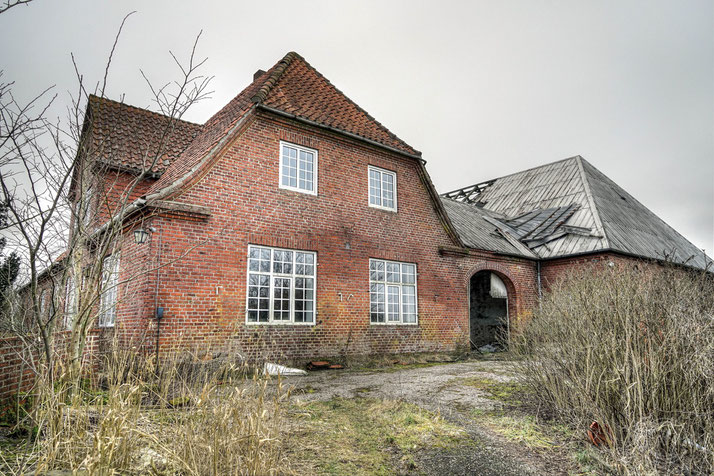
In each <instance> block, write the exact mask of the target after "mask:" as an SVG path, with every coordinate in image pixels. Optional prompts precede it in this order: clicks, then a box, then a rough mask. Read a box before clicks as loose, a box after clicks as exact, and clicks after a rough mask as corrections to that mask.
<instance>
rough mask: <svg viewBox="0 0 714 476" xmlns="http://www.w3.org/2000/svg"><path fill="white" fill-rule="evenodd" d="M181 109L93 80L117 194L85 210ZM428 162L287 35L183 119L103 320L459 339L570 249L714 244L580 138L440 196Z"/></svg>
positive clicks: (482, 331) (617, 253) (247, 344)
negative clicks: (264, 59) (276, 51)
mask: <svg viewBox="0 0 714 476" xmlns="http://www.w3.org/2000/svg"><path fill="white" fill-rule="evenodd" d="M167 120H168V118H167V117H165V116H163V115H161V114H158V113H155V112H151V111H149V110H145V109H140V108H136V107H132V106H128V105H126V104H123V103H119V102H115V101H111V100H108V99H105V98H99V97H96V96H92V97H90V100H89V105H88V107H87V114H86V119H85V121H86V122H87V125H86V127H85V129H84V140H85V141H88V142H91V143H92V144H94V146H95V150H99V151H101V153H100V154H98V155H97V157H98V160H99V161H101V163H102V164H104V167H102V168H97V169H96V170H97V173H96V174H95V175H94V178H93V180H94V182H93V183H92V184H91V187H94V188H95V190H96V193H92V194H91V195H87V196H88V197H90V199H91V198H92V197H98V196H103V197H116V201H112V199H107V200H95V201H94V202H89V206H88V208H87V210H86V212H83V213H86V214H87V216H82V217H79V216H77V217H75V219H80V218H81V219H82V220H85V221H87V222H88V223H93V224H95V225H96V226H97V227H99V226H101V224H102V223H104V222H106V221H107V220H109V219H110V218H111V216H113V215H114V214H115V213H116V212H117V209H116V207H117V206H119V205H118V204H119V203H120V201H119V199H118V197H121V196H122V195H123V194H124V193H125V187H126V184H128V183H130V182H131V180H132V178H133V177H136V176H137V173H139V172H140V171H142V170H144V169H145V167H146V163H147V162H146V158H147V155H149V154H148V152H147V149H150V148H151V147H152V145H151V144H153V143H155V142H156V135H157V130H159V129H160V128H161V127H162V125H164V124H166V121H167ZM425 164H426V162H425V160H424V159H423V158H422V155H421V153H419V152H418V151H417V150H416V149H414V148H413V147H412V146H411V145H409V144H406V143H405V142H404V141H402V140H401V139H399V138H398V137H397V136H395V135H394V134H393V133H391V132H390V131H389V130H388V129H387V128H386V127H385V126H383V125H382V124H380V123H379V122H377V120H375V119H374V118H373V117H372V116H370V115H369V114H368V113H367V112H366V111H364V110H363V109H361V108H360V107H359V106H357V105H356V104H355V103H354V102H352V101H351V100H350V99H349V98H347V97H346V96H345V95H344V94H343V93H341V92H340V91H339V90H338V89H337V88H336V87H335V86H333V85H332V84H331V83H330V82H329V81H328V80H327V79H326V78H325V77H323V76H322V75H321V74H320V73H319V72H318V71H316V70H315V69H314V68H313V67H312V66H310V65H309V64H308V63H307V62H306V61H305V59H303V58H302V57H301V56H300V55H298V54H296V53H292V52H291V53H288V54H287V55H285V57H284V58H282V59H281V60H280V61H279V62H278V63H277V64H275V65H274V66H273V67H272V68H270V69H268V70H267V71H258V72H256V73H255V76H254V79H253V82H252V83H251V84H250V85H249V86H248V87H246V88H245V89H244V90H243V91H242V92H241V93H240V94H238V96H236V97H235V98H234V99H233V100H232V101H230V102H229V103H228V104H227V105H226V106H225V107H223V109H221V110H220V111H219V112H217V113H216V114H215V115H214V116H213V117H211V118H210V119H209V120H208V121H207V122H206V123H205V124H203V125H200V124H192V123H188V122H183V121H177V122H176V123H175V124H174V126H173V127H172V130H171V135H170V137H169V138H168V142H167V147H165V150H164V151H162V152H161V157H160V160H159V161H158V162H156V164H155V165H154V166H153V168H152V170H151V173H150V174H148V176H147V177H146V179H145V180H143V181H142V182H141V183H140V184H139V186H138V187H137V188H136V189H135V190H134V191H133V192H132V196H131V197H130V200H129V202H128V203H129V205H128V206H130V207H132V211H131V213H128V214H127V217H129V218H130V219H129V218H128V219H127V222H126V224H125V228H124V230H123V233H122V234H121V236H120V242H119V243H117V244H116V247H115V251H114V252H113V254H112V255H111V256H109V257H107V258H105V259H104V262H105V267H106V269H105V273H106V275H107V279H106V283H107V284H109V285H110V288H111V290H107V291H105V292H104V294H103V295H102V302H101V306H100V308H101V309H100V315H99V319H98V321H97V324H96V329H95V331H94V332H96V333H103V334H106V335H112V336H115V337H117V338H118V340H119V341H120V342H125V343H131V342H133V343H136V342H143V343H145V345H146V347H147V348H148V349H153V348H154V346H156V348H157V349H159V348H160V349H175V348H184V347H193V346H204V347H211V348H213V349H217V350H221V351H234V352H240V353H242V354H243V355H246V356H265V357H270V358H276V359H280V358H284V359H306V358H312V357H317V356H337V355H347V354H369V353H399V352H421V351H450V350H454V349H456V348H466V347H468V346H471V347H479V346H481V345H484V344H488V343H493V342H496V341H497V340H498V339H499V338H501V337H504V336H505V337H507V335H508V332H509V330H510V328H512V327H514V326H518V325H519V323H521V322H522V321H524V320H526V319H527V318H528V316H529V314H530V312H531V310H532V309H533V308H534V306H536V305H537V299H538V296H539V293H541V292H542V290H543V289H546V288H547V287H548V286H549V285H551V284H552V283H554V282H555V281H556V280H557V279H558V277H559V276H560V275H561V274H562V273H563V272H565V271H567V270H568V269H571V268H573V267H577V266H582V265H583V264H588V263H592V262H602V263H605V264H609V263H616V262H621V261H628V260H641V259H645V260H654V261H663V260H668V261H674V262H676V263H679V264H683V265H685V266H689V267H694V268H705V267H706V266H708V264H709V263H710V261H711V260H710V259H709V258H708V257H707V256H706V255H705V254H704V253H703V252H702V251H701V250H699V249H697V248H696V246H694V245H693V244H691V243H690V242H689V241H687V240H686V239H685V238H684V237H683V236H682V235H680V234H679V233H677V231H675V230H674V229H672V228H671V227H670V226H668V225H667V224H666V223H665V222H664V221H662V220H661V219H660V218H658V217H657V216H656V215H655V214H654V213H652V212H651V211H649V210H648V209H647V208H646V207H645V206H643V205H642V204H640V203H639V202H638V201H637V200H636V199H635V198H634V197H632V196H631V195H629V194H628V193H627V192H626V191H624V190H623V189H622V188H620V187H619V186H618V185H617V184H615V183H614V182H612V181H611V180H610V179H609V178H608V177H606V176H605V175H604V174H603V173H601V172H600V171H599V170H598V169H597V168H596V167H595V166H593V165H592V164H591V163H590V162H588V161H586V160H585V159H583V158H582V157H579V156H576V157H571V158H568V159H564V160H560V161H557V162H553V163H549V164H546V165H542V166H540V167H536V168H533V169H530V170H525V171H522V172H518V173H515V174H512V175H508V176H505V177H500V178H496V179H492V180H487V181H480V180H483V179H484V178H487V177H474V178H473V180H471V181H468V180H467V183H465V184H464V185H465V187H464V188H462V189H459V190H454V191H451V192H448V193H444V194H441V195H440V194H439V193H437V191H436V190H435V188H434V186H433V184H432V182H431V180H430V178H429V174H428V172H427V168H426V165H425ZM476 182H477V183H476ZM473 183H475V184H473ZM75 186H76V185H75ZM130 277H131V279H130ZM79 282H80V280H79V279H74V280H71V281H70V282H69V283H68V287H67V294H66V296H67V297H66V298H65V299H64V303H63V306H64V308H65V312H66V313H70V314H71V313H72V312H73V310H72V305H73V301H74V299H73V298H72V296H73V295H75V294H76V292H77V291H76V289H75V287H76V285H77V283H79Z"/></svg>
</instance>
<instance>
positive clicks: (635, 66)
mask: <svg viewBox="0 0 714 476" xmlns="http://www.w3.org/2000/svg"><path fill="white" fill-rule="evenodd" d="M133 10H136V11H137V13H136V14H135V15H133V16H132V17H131V18H130V19H129V20H128V23H127V25H126V27H125V30H124V33H123V36H122V38H121V41H120V43H119V45H118V48H117V52H116V56H115V59H114V62H113V63H112V68H111V71H110V83H109V89H108V96H109V97H112V98H116V99H119V98H121V97H122V95H124V97H125V102H127V103H129V104H134V105H137V106H142V107H152V104H151V101H150V93H149V91H148V89H147V87H146V85H145V83H144V81H143V79H142V78H141V75H140V73H139V69H140V68H141V69H143V70H144V71H145V72H146V74H147V75H148V76H149V77H150V78H151V79H152V80H153V81H155V82H156V83H162V82H165V81H168V80H171V79H175V78H176V77H177V76H176V70H175V69H174V67H173V66H172V64H171V59H170V56H169V54H168V51H169V50H172V51H174V52H175V53H176V54H177V55H178V56H179V57H185V56H186V55H187V54H188V52H189V51H190V47H191V45H192V43H193V40H194V38H195V36H196V35H197V34H198V32H199V31H200V30H203V35H202V38H201V42H200V44H199V53H200V54H201V55H202V56H205V57H208V62H207V63H206V66H205V69H204V72H205V73H206V74H210V75H213V76H215V80H214V81H213V83H212V89H213V90H214V91H215V92H214V93H213V95H212V99H210V100H209V101H206V102H204V103H202V104H200V105H199V106H198V107H196V108H195V109H193V110H192V111H191V112H190V114H189V116H188V117H187V118H188V119H189V120H192V121H195V122H204V121H205V120H206V119H207V118H208V117H210V116H211V115H212V114H213V113H214V112H216V111H217V110H218V109H220V107H222V106H223V105H224V104H225V103H226V102H228V101H229V100H230V99H231V98H232V97H233V96H235V95H236V94H237V93H238V92H239V91H240V90H241V89H243V88H244V87H245V86H246V85H247V84H248V83H249V82H250V81H251V79H252V74H253V72H254V71H255V70H257V69H259V68H262V69H267V68H269V67H270V66H272V65H273V64H274V63H275V62H277V61H278V60H279V59H280V58H281V57H282V56H283V55H284V54H285V53H286V52H288V51H291V50H294V51H297V52H298V53H300V54H301V55H302V56H303V57H305V59H307V61H308V62H310V63H311V64H312V65H313V66H314V67H316V68H317V69H318V70H319V71H320V72H322V73H323V74H324V75H325V76H326V77H327V78H329V79H330V80H331V81H332V82H333V83H334V84H335V85H336V86H337V87H338V88H340V89H341V90H342V91H343V92H345V93H346V94H347V95H348V96H349V97H350V98H352V99H353V100H354V101H355V102H356V103H357V104H359V105H360V106H362V107H363V108H364V109H366V110H367V111H369V112H370V113H371V114H372V115H373V116H375V117H376V118H377V119H378V120H379V121H381V122H382V123H383V124H385V125H386V126H387V127H389V128H390V129H391V130H392V131H393V132H395V133H396V134H397V135H399V136H400V137H401V138H402V139H404V140H405V141H406V142H408V143H410V144H411V145H413V146H414V147H415V148H417V149H419V150H421V151H422V152H423V154H424V158H425V159H426V160H427V161H428V164H427V167H428V169H429V172H430V173H431V176H432V179H433V180H434V183H435V184H436V186H437V189H438V190H439V191H440V192H446V191H449V190H451V189H454V188H458V187H461V186H466V185H469V184H471V183H475V182H480V181H483V180H487V179H491V178H494V177H498V176H501V175H505V174H508V173H511V172H516V171H518V170H521V169H524V168H528V167H533V166H536V165H540V164H543V163H547V162H552V161H554V160H558V159H562V158H565V157H570V156H573V155H576V154H580V155H582V156H583V157H585V158H586V159H587V160H589V161H590V162H591V163H592V164H593V165H595V166H596V167H597V168H599V169H600V170H601V171H602V172H604V173H605V174H606V175H608V176H609V177H610V178H612V179H613V180H614V181H615V182H617V183H619V184H620V185H621V186H623V187H624V188H625V189H626V190H628V191H629V192H630V193H631V194H632V195H634V196H635V197H636V198H638V199H639V200H640V201H642V202H643V203H644V204H645V205H646V206H648V207H649V208H650V209H651V210H653V211H654V212H655V213H657V214H658V215H659V216H660V217H662V218H663V219H664V220H665V221H667V222H668V223H669V224H671V225H672V226H673V227H674V228H676V229H677V230H678V231H680V232H681V233H683V234H684V235H685V236H686V237H687V238H689V239H690V240H691V241H692V242H693V243H694V244H696V245H697V246H698V247H700V248H706V250H707V252H708V254H709V255H710V256H711V255H712V254H713V253H712V249H714V2H712V1H711V0H704V1H676V0H672V1H668V2H663V1H656V0H648V1H622V0H616V1H603V0H597V1H595V0H593V1H587V2H586V1H577V0H563V1H525V0H524V1H502V2H494V1H486V0H484V1H470V2H467V1H460V2H449V1H444V0H440V1H433V2H417V1H404V2H397V1H384V0H382V1H364V0H362V1H359V2H350V3H347V2H338V1H311V2H308V1H295V0H292V1H272V2H242V1H200V2H196V1H190V2H189V1H178V0H172V1H151V2H149V1H128V0H125V1H99V0H85V1H79V0H76V1H75V0H64V1H61V2H60V1H53V0H34V1H33V2H32V3H30V4H28V5H27V6H18V7H16V8H13V9H11V10H9V11H7V12H6V13H3V14H2V15H0V42H1V44H2V45H3V53H2V56H0V69H2V70H4V79H5V80H14V81H16V82H17V85H16V88H15V93H16V94H17V95H18V96H19V97H20V98H21V99H22V98H29V97H30V96H31V95H32V94H33V93H37V92H39V91H40V90H42V89H44V88H45V87H47V86H50V85H55V86H56V90H57V92H59V93H60V97H59V100H60V102H58V104H57V106H58V110H57V113H58V114H59V113H60V112H61V111H60V109H61V106H62V105H63V103H64V104H66V103H67V95H66V93H67V92H68V91H71V90H74V89H75V86H76V81H75V78H74V73H73V67H72V63H71V59H70V53H74V55H75V57H76V58H77V62H78V64H79V67H80V69H81V71H82V73H83V74H84V75H85V78H86V79H88V80H90V81H91V82H96V81H99V80H100V79H101V77H102V75H103V73H104V65H105V62H106V58H107V56H108V53H109V51H110V49H111V45H112V42H113V40H114V35H115V33H116V30H117V29H118V27H119V24H120V23H121V20H122V18H123V16H124V15H125V14H127V13H128V12H130V11H133Z"/></svg>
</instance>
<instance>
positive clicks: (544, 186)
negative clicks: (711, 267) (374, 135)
mask: <svg viewBox="0 0 714 476" xmlns="http://www.w3.org/2000/svg"><path fill="white" fill-rule="evenodd" d="M489 182H490V183H489V184H488V185H485V186H482V187H480V191H479V192H478V193H477V194H476V195H475V196H474V197H470V198H472V199H474V201H475V200H478V202H479V203H481V204H483V208H480V207H477V206H476V205H474V204H469V203H462V202H456V201H454V200H450V199H444V200H442V201H443V202H444V204H445V207H446V210H447V213H448V214H449V216H450V217H451V218H452V220H453V221H454V226H455V227H456V228H457V232H458V233H459V234H460V235H462V238H463V239H464V242H465V244H466V245H467V246H469V247H473V248H480V249H486V250H492V251H501V252H513V251H517V250H516V248H515V247H514V246H513V245H512V244H511V243H508V241H507V240H505V239H504V238H502V237H500V238H499V237H498V235H494V233H492V231H494V228H495V226H494V224H493V223H489V221H487V220H486V219H485V218H484V216H491V214H494V212H495V214H494V216H493V217H492V218H497V219H499V220H500V221H501V222H503V223H506V224H508V225H509V226H511V227H513V228H514V230H515V229H518V228H521V229H520V230H518V231H517V233H516V235H520V234H523V233H524V232H526V233H527V232H529V231H531V232H532V231H534V230H535V233H534V235H533V236H532V237H529V236H527V235H524V236H517V237H518V238H524V239H526V240H528V239H529V238H538V239H544V241H545V242H544V243H542V244H538V246H534V245H533V243H534V242H531V243H532V246H534V248H533V251H534V252H535V253H536V254H537V255H538V256H539V257H541V258H554V257H561V256H569V255H576V254H583V253H589V252H595V251H600V250H608V249H611V250H615V251H620V252H623V253H627V254H632V255H635V256H641V257H644V258H654V259H669V260H671V261H675V262H678V263H685V264H688V265H690V266H695V267H699V268H704V267H706V266H707V264H708V263H711V258H709V257H707V256H706V255H705V254H704V253H703V252H702V251H701V250H699V249H698V248H697V247H696V246H694V245H693V244H692V243H690V242H689V241H688V240H687V239H686V238H684V237H683V236H682V235H680V234H679V233H677V231H675V230H674V229H673V228H672V227H670V226H669V225H667V224H666V223H665V222H664V221H663V220H662V219H660V218H659V217H658V216H657V215H655V214H654V213H652V212H651V211H650V210H648V209H647V208H646V207H645V206H644V205H642V204H641V203H640V202H638V201H637V200H635V199H634V198H633V197H632V196H631V195H629V194H628V193H627V192H625V191H624V190H623V189H622V188H621V187H619V186H618V185H617V184H615V183H614V182H613V181H612V180H610V179H609V178H607V177H606V176H605V175H604V174H603V173H602V172H600V171H599V170H597V169H596V168H595V167H593V166H592V164H590V163H589V162H587V161H586V160H585V159H583V158H582V157H580V156H576V157H571V158H568V159H564V160H559V161H557V162H553V163H550V164H545V165H542V166H539V167H535V168H532V169H528V170H524V171H521V172H517V173H514V174H511V175H507V176H504V177H500V178H497V179H494V180H492V181H489ZM452 193H454V192H452ZM571 207H574V208H575V211H574V212H573V213H572V214H571V215H569V216H568V217H567V219H564V220H561V219H558V215H560V216H563V217H565V210H566V209H567V211H568V213H569V212H571V211H572V208H571ZM548 214H554V216H553V217H552V219H544V216H546V215H548ZM504 218H505V219H504ZM560 225H568V226H574V227H579V228H582V229H585V230H581V229H578V230H577V232H574V231H572V230H571V231H570V232H568V233H565V234H564V236H561V237H558V235H559V234H560V233H561V232H562V231H561V230H560V229H559V228H558V227H559V226H560ZM586 230H590V236H588V235H587V233H585V231H586ZM563 231H568V229H567V228H566V229H565V230H563ZM549 233H551V234H552V237H557V238H556V239H550V240H549V239H547V235H548V234H549ZM552 237H551V238H552ZM538 243H540V242H538ZM509 248H510V251H506V249H509ZM517 254H519V253H517Z"/></svg>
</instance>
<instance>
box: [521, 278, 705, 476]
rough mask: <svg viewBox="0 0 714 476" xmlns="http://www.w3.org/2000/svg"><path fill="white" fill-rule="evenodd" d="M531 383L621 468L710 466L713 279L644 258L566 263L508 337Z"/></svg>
mask: <svg viewBox="0 0 714 476" xmlns="http://www.w3.org/2000/svg"><path fill="white" fill-rule="evenodd" d="M512 350H513V351H514V355H516V356H518V357H520V364H519V366H520V369H519V370H520V371H521V373H522V374H523V375H524V379H525V383H527V384H528V385H529V386H530V387H531V388H532V391H533V392H535V393H536V394H537V396H538V397H539V398H540V400H541V401H542V402H543V403H544V404H545V405H546V406H547V407H548V408H549V409H550V410H551V411H552V412H554V413H555V414H557V415H558V416H560V417H561V418H564V419H566V420H568V421H569V422H571V423H572V424H573V425H574V426H575V428H578V429H582V433H583V435H585V431H586V430H587V428H588V427H589V425H591V423H592V422H593V421H597V422H598V425H599V427H600V428H604V429H605V430H604V431H603V435H604V440H605V442H604V444H603V445H601V447H602V448H604V449H607V450H608V451H609V456H610V461H611V462H613V463H614V467H615V468H617V469H619V470H620V471H621V472H623V473H632V474H657V473H671V472H685V473H692V474H710V473H712V472H714V279H713V276H712V275H711V274H710V273H703V272H702V273H699V272H694V271H686V270H684V269H682V268H674V267H662V266H657V265H654V264H639V265H636V266H635V265H631V264H627V265H625V264H623V265H619V266H614V267H597V266H596V267H594V268H591V269H586V270H581V271H574V272H571V273H570V274H569V275H568V276H566V277H564V278H563V279H561V280H559V281H558V282H557V283H555V284H554V285H553V286H552V287H551V289H550V291H549V292H548V293H546V295H545V296H544V297H543V299H542V302H541V306H540V309H539V310H537V311H536V312H535V314H534V316H533V319H532V321H531V322H529V323H528V324H527V325H526V326H524V328H523V329H522V331H521V333H520V334H518V335H516V336H514V338H513V342H512Z"/></svg>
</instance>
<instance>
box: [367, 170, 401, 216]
mask: <svg viewBox="0 0 714 476" xmlns="http://www.w3.org/2000/svg"><path fill="white" fill-rule="evenodd" d="M371 172H379V173H380V174H382V175H384V174H387V175H391V176H392V178H393V179H394V207H385V206H384V205H377V204H374V203H372V194H371V190H370V189H371V188H372V187H371V184H370V180H371V177H370V176H371ZM381 182H382V178H381V176H380V183H381ZM380 191H381V194H382V195H381V196H380V201H381V202H382V203H384V189H383V188H381V185H380ZM367 203H368V204H369V206H370V207H372V208H378V209H380V210H387V211H390V212H396V211H397V173H396V172H395V171H393V170H387V169H383V168H380V167H375V166H374V165H369V166H367Z"/></svg>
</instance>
